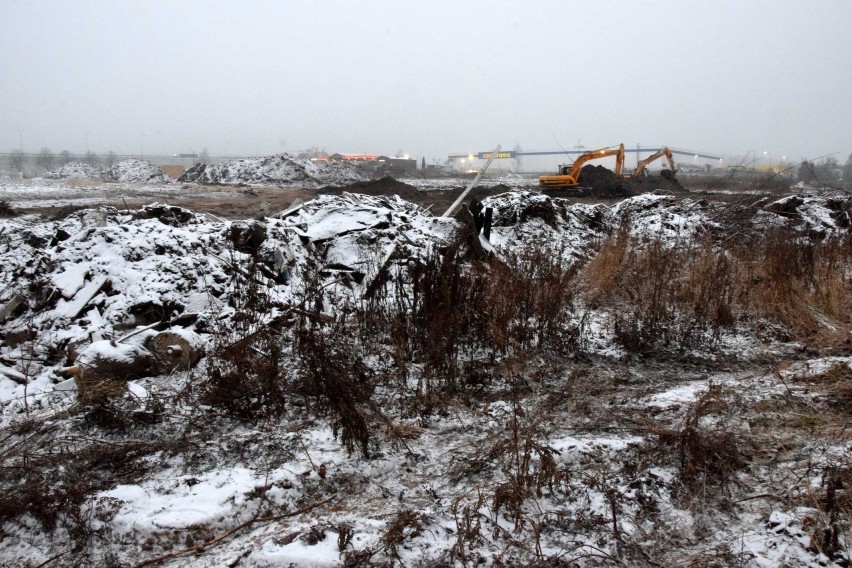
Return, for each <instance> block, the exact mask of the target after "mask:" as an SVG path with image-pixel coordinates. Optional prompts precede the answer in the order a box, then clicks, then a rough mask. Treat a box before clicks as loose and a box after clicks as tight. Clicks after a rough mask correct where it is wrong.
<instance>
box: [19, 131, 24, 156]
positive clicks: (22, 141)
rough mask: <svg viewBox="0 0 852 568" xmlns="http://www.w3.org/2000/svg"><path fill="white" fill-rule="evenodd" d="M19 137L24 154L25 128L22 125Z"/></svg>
mask: <svg viewBox="0 0 852 568" xmlns="http://www.w3.org/2000/svg"><path fill="white" fill-rule="evenodd" d="M18 138H19V142H20V145H21V146H20V149H21V154H23V153H24V129H23V128H21V127H20V126H19V127H18Z"/></svg>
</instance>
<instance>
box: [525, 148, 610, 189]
mask: <svg viewBox="0 0 852 568" xmlns="http://www.w3.org/2000/svg"><path fill="white" fill-rule="evenodd" d="M609 156H615V175H617V176H620V175H621V171H622V170H623V169H624V144H619V145H618V146H617V147H612V146H607V147H605V148H598V149H597V150H590V151H588V152H586V153H585V154H580V155H579V156H577V159H576V160H574V163H573V164H571V168H570V169H569V170H568V171H567V172H566V171H565V169H566V167H562V168H560V174H559V175H555V176H540V177H539V178H538V181H539V183H541V184H542V185H546V186H550V187H576V186H578V185H579V184H580V172H581V171H582V169H583V164H585V163H586V162H588V161H589V160H597V159H598V158H606V157H609Z"/></svg>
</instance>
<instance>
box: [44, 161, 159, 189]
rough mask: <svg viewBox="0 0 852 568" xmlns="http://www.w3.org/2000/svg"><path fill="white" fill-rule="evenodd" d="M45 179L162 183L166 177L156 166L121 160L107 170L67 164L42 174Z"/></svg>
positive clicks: (143, 162)
mask: <svg viewBox="0 0 852 568" xmlns="http://www.w3.org/2000/svg"><path fill="white" fill-rule="evenodd" d="M44 177H45V178H47V179H72V178H73V179H100V180H104V181H120V182H143V183H162V182H165V181H166V177H165V175H164V174H163V170H161V169H160V168H159V167H158V166H156V165H154V164H152V163H151V162H148V161H146V160H136V159H129V160H122V161H121V162H118V163H116V164H113V165H112V166H111V167H109V168H106V169H104V168H99V167H97V166H92V165H90V164H84V163H82V162H69V163H67V164H64V165H63V166H62V167H61V168H59V169H58V170H54V171H52V172H49V173H46V174H44Z"/></svg>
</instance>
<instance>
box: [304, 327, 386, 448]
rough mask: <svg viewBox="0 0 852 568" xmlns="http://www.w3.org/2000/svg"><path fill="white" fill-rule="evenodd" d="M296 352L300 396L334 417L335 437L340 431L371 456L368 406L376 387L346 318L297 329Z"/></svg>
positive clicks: (345, 440)
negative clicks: (327, 323)
mask: <svg viewBox="0 0 852 568" xmlns="http://www.w3.org/2000/svg"><path fill="white" fill-rule="evenodd" d="M294 352H295V355H296V357H297V358H298V360H299V363H300V364H299V374H300V378H301V380H300V381H299V382H298V387H297V388H296V389H295V392H296V393H297V394H300V395H302V396H305V397H307V398H308V399H310V400H313V401H315V402H316V406H315V408H316V410H318V411H320V412H325V411H331V412H332V414H333V415H334V421H333V423H332V427H333V429H334V435H335V436H337V434H338V430H339V431H340V434H341V440H342V442H343V444H344V445H345V446H346V448H347V449H348V450H349V451H350V452H352V451H353V450H354V449H355V448H356V447H358V448H359V449H360V450H361V453H362V454H363V455H364V457H369V455H370V452H369V441H370V428H369V423H368V414H367V412H366V407H367V406H368V405H369V403H370V398H371V396H372V393H373V385H372V384H371V382H370V380H369V377H368V368H367V366H366V365H365V364H364V363H363V353H362V352H361V351H360V349H359V348H358V346H357V345H356V343H355V341H354V340H353V335H352V333H351V331H350V330H349V329H348V327H347V324H346V317H345V315H341V316H340V317H338V318H337V319H336V320H335V322H334V323H333V324H329V325H327V326H319V325H309V326H306V327H302V328H300V329H298V330H297V332H296V338H295V342H294Z"/></svg>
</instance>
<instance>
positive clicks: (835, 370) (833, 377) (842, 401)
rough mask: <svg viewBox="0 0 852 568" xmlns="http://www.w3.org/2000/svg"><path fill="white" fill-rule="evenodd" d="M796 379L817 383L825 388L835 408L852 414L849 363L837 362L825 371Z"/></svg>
mask: <svg viewBox="0 0 852 568" xmlns="http://www.w3.org/2000/svg"><path fill="white" fill-rule="evenodd" d="M794 380H800V381H804V382H809V383H816V384H817V385H819V386H820V387H821V388H823V389H825V392H826V394H827V395H828V403H829V404H830V405H831V406H832V407H833V408H836V409H837V410H840V411H842V412H845V413H848V414H852V368H850V367H849V365H848V364H847V363H845V362H842V361H841V362H837V363H835V364H833V365H832V366H831V367H829V369H828V370H826V371H825V372H823V373H819V374H816V375H809V376H804V377H794Z"/></svg>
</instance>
